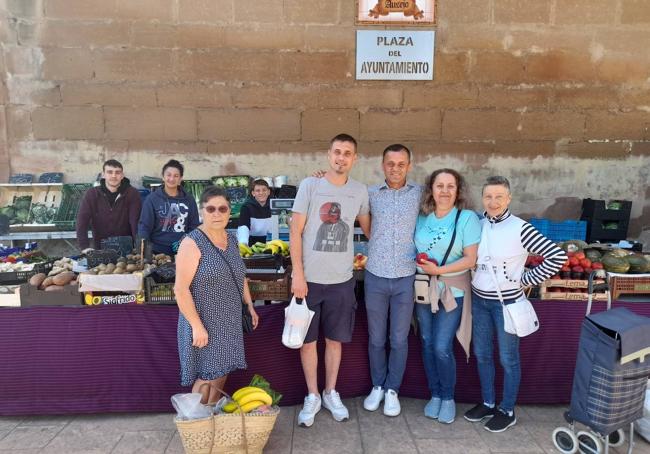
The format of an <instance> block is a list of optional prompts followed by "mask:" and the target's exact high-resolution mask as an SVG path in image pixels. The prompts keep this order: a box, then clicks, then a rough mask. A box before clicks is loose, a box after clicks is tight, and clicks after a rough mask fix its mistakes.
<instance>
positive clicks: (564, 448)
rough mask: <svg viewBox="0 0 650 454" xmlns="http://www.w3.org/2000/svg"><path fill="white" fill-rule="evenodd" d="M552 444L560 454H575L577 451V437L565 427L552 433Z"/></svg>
mask: <svg viewBox="0 0 650 454" xmlns="http://www.w3.org/2000/svg"><path fill="white" fill-rule="evenodd" d="M553 444H554V445H555V447H556V448H557V450H558V451H560V452H561V453H562V454H575V453H576V452H577V451H578V437H576V434H575V433H574V432H573V431H572V430H571V429H567V428H566V427H558V428H556V429H555V430H554V431H553Z"/></svg>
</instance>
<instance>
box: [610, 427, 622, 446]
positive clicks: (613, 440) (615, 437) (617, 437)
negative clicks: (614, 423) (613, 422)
mask: <svg viewBox="0 0 650 454" xmlns="http://www.w3.org/2000/svg"><path fill="white" fill-rule="evenodd" d="M623 443H625V431H624V430H623V429H618V430H617V431H616V432H612V433H611V434H609V445H610V446H612V447H614V448H616V447H618V446H623Z"/></svg>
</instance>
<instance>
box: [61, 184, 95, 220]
mask: <svg viewBox="0 0 650 454" xmlns="http://www.w3.org/2000/svg"><path fill="white" fill-rule="evenodd" d="M92 187H93V185H92V183H76V184H64V185H63V189H62V194H63V197H62V199H61V205H59V209H58V210H57V212H56V214H55V215H54V225H55V226H56V228H57V229H58V230H75V228H76V225H77V213H78V212H79V205H80V204H81V199H82V198H83V196H84V194H85V193H86V191H87V190H88V189H90V188H92Z"/></svg>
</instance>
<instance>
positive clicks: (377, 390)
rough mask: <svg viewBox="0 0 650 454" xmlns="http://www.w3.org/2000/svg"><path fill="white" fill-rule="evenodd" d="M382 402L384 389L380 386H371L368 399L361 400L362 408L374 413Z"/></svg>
mask: <svg viewBox="0 0 650 454" xmlns="http://www.w3.org/2000/svg"><path fill="white" fill-rule="evenodd" d="M382 400H384V388H382V387H381V386H373V388H372V391H370V394H368V397H366V398H365V399H363V408H365V409H366V410H368V411H375V410H377V409H378V408H379V404H381V401H382Z"/></svg>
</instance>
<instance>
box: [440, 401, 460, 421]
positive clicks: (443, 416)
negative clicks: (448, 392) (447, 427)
mask: <svg viewBox="0 0 650 454" xmlns="http://www.w3.org/2000/svg"><path fill="white" fill-rule="evenodd" d="M454 419H456V402H454V399H450V400H443V401H442V402H441V404H440V413H439V414H438V422H442V423H445V424H451V423H452V422H454Z"/></svg>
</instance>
